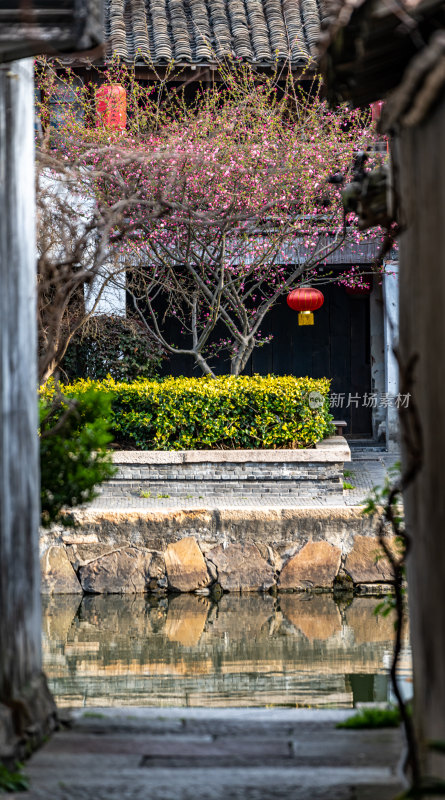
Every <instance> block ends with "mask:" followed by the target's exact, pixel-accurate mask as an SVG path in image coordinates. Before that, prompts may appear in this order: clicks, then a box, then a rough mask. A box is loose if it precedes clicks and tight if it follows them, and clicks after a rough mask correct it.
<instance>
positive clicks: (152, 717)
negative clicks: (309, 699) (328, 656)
mask: <svg viewBox="0 0 445 800" xmlns="http://www.w3.org/2000/svg"><path fill="white" fill-rule="evenodd" d="M350 713H351V712H348V711H315V710H310V709H285V708H274V709H259V708H256V709H206V708H196V709H191V708H176V709H175V708H165V709H159V708H131V709H130V708H120V709H96V710H92V709H89V710H88V712H84V711H82V710H80V711H78V712H76V714H75V723H74V725H73V727H72V728H71V729H69V730H62V731H60V732H59V733H57V734H55V735H54V736H53V738H52V739H51V741H50V742H49V743H48V744H46V745H45V746H44V747H43V748H42V749H41V750H40V751H38V752H37V753H36V754H35V755H34V756H33V757H32V759H31V760H30V762H28V763H27V764H26V773H27V774H28V776H29V778H30V780H31V787H30V791H29V792H27V793H26V794H24V793H19V794H16V795H15V797H16V798H17V800H90V798H91V800H93V798H94V800H377V798H378V800H393V798H394V797H395V795H397V794H398V793H399V792H400V791H401V789H402V785H401V781H400V776H399V773H398V764H399V763H400V761H401V754H402V749H403V748H402V736H401V732H400V730H398V729H380V730H338V729H337V728H336V724H337V723H338V722H339V721H341V720H343V719H345V718H346V717H347V716H348V714H350Z"/></svg>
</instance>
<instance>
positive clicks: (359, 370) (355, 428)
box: [246, 284, 372, 437]
mask: <svg viewBox="0 0 445 800" xmlns="http://www.w3.org/2000/svg"><path fill="white" fill-rule="evenodd" d="M322 291H323V294H324V297H325V301H324V304H323V306H322V307H321V309H319V310H318V311H316V312H315V324H314V325H313V326H312V325H310V326H309V325H308V326H299V325H298V314H297V312H295V311H292V310H291V309H290V308H289V307H288V306H287V304H286V300H285V298H283V300H282V301H281V302H280V303H279V305H277V306H276V307H275V308H274V309H273V310H272V311H271V313H270V315H269V318H268V320H267V322H266V325H264V326H263V331H262V332H263V333H264V334H269V333H271V334H273V340H272V342H271V344H270V345H266V346H264V347H263V348H259V349H258V350H256V352H255V353H254V354H253V356H252V359H251V363H250V364H249V368H248V369H247V370H246V372H247V373H249V372H251V373H259V374H267V373H271V374H275V375H296V376H305V375H308V376H309V377H312V378H322V377H327V378H331V381H332V384H331V394H332V399H333V400H335V401H337V402H338V405H337V406H334V407H333V408H332V413H333V415H334V418H335V419H344V420H346V422H347V423H348V426H347V429H346V434H347V435H350V436H355V437H361V436H364V437H366V436H370V435H371V433H372V419H371V408H370V407H369V406H366V405H364V400H365V395H366V394H369V392H370V391H371V363H370V316H369V297H357V296H356V297H352V296H350V295H348V294H346V291H345V289H344V288H343V287H341V286H336V285H333V284H331V285H327V286H324V287H322Z"/></svg>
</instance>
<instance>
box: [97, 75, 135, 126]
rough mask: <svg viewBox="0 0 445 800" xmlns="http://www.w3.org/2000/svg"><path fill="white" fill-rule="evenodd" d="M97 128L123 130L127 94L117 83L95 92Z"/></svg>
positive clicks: (125, 121)
mask: <svg viewBox="0 0 445 800" xmlns="http://www.w3.org/2000/svg"><path fill="white" fill-rule="evenodd" d="M96 103H97V121H96V124H97V127H99V125H103V126H104V127H105V128H114V129H115V130H118V131H123V130H125V126H126V124H127V93H126V91H125V89H124V87H123V86H120V85H119V84H118V83H113V84H107V85H104V86H101V87H100V88H99V89H98V90H97V92H96Z"/></svg>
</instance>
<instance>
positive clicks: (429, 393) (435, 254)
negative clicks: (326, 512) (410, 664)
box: [395, 99, 445, 778]
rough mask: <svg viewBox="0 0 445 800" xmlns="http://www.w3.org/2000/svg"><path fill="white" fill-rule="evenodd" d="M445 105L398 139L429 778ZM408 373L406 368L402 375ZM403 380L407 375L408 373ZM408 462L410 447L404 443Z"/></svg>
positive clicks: (439, 516) (440, 448) (440, 523)
mask: <svg viewBox="0 0 445 800" xmlns="http://www.w3.org/2000/svg"><path fill="white" fill-rule="evenodd" d="M444 142H445V101H444V100H443V99H442V101H441V102H440V104H439V105H436V107H435V109H434V111H432V112H431V114H430V115H429V116H428V117H426V119H425V120H424V121H423V122H422V123H421V124H419V125H417V126H416V127H412V128H406V127H405V128H402V129H401V130H400V132H399V135H398V136H397V137H396V141H395V151H396V152H395V155H396V174H397V175H398V177H399V183H398V186H397V189H398V194H399V200H400V203H401V215H400V220H401V222H402V224H403V225H404V226H406V230H405V232H404V233H403V235H402V236H401V238H400V352H401V358H402V362H403V365H407V364H408V363H409V361H410V359H411V357H412V356H417V358H418V360H417V363H416V367H415V373H414V375H415V382H414V386H413V390H412V391H413V397H412V402H414V403H415V404H416V407H417V410H418V413H419V419H420V424H421V430H422V441H423V463H422V468H421V471H420V473H419V475H418V476H417V478H416V480H415V482H414V484H413V485H412V486H411V487H410V488H409V490H408V491H407V492H406V496H405V505H406V517H407V521H408V532H409V534H410V536H411V540H412V549H411V553H410V555H409V559H408V585H409V604H410V617H411V636H412V647H413V659H414V682H415V685H414V690H415V692H414V694H415V720H416V728H417V732H418V734H419V738H420V741H421V743H422V745H423V759H424V768H425V770H426V772H427V773H430V774H435V775H440V776H441V777H442V778H445V756H443V755H436V756H434V755H433V751H432V750H431V749H430V748H429V746H428V743H429V742H431V741H432V740H440V741H442V742H443V741H445V160H444ZM402 372H403V370H402ZM402 381H403V375H402ZM402 443H403V449H404V463H405V465H407V464H409V461H410V455H411V454H410V449H411V448H410V447H409V445H408V444H407V442H406V439H405V440H404V441H403V429H402Z"/></svg>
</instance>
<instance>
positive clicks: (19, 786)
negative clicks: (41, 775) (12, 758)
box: [0, 762, 29, 793]
mask: <svg viewBox="0 0 445 800" xmlns="http://www.w3.org/2000/svg"><path fill="white" fill-rule="evenodd" d="M22 770H23V764H21V763H20V762H17V763H16V765H15V769H14V770H13V771H11V770H9V769H8V768H7V767H5V765H4V764H0V792H1V793H3V792H11V793H12V792H26V791H28V789H29V778H28V777H27V776H26V775H24V774H23V772H22Z"/></svg>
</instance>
